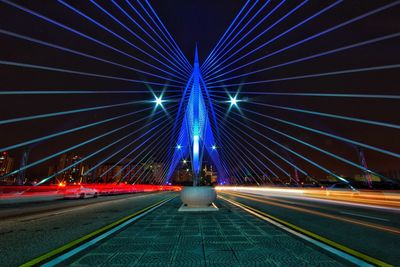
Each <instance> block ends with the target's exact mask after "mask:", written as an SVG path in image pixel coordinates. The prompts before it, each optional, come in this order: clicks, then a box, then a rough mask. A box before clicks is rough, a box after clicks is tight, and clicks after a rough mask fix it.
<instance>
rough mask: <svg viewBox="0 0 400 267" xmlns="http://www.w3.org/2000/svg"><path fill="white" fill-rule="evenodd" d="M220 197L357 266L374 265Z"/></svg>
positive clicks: (366, 266) (367, 266)
mask: <svg viewBox="0 0 400 267" xmlns="http://www.w3.org/2000/svg"><path fill="white" fill-rule="evenodd" d="M220 198H222V199H223V200H225V201H227V202H229V203H231V204H232V205H235V206H237V207H239V208H241V209H243V210H245V211H247V212H248V213H251V214H253V215H254V216H257V217H258V218H260V219H262V220H264V221H267V222H269V223H271V224H273V225H275V226H277V227H278V228H280V229H282V230H284V231H287V232H289V233H291V234H293V235H296V236H297V237H299V238H301V239H303V240H305V241H308V242H310V243H312V244H314V245H316V246H318V247H320V248H322V249H324V250H326V251H328V252H330V253H332V254H334V255H336V256H338V257H340V258H342V259H345V260H347V261H349V262H351V263H353V264H355V265H356V266H362V267H372V266H373V265H371V264H369V263H368V262H366V261H363V260H362V259H359V258H356V257H354V256H352V255H350V254H347V253H345V252H343V251H341V250H338V249H336V248H334V247H331V246H329V245H327V244H325V243H322V242H320V241H317V240H315V239H312V238H311V237H308V236H306V235H303V234H302V233H299V232H296V231H295V230H292V229H290V228H289V227H286V226H285V225H283V224H280V223H278V222H276V221H274V220H271V219H270V218H268V217H265V216H263V215H261V214H258V213H256V212H254V211H252V210H250V209H247V208H246V207H243V206H240V205H238V204H236V203H235V202H232V201H230V200H229V199H227V198H224V197H221V196H220Z"/></svg>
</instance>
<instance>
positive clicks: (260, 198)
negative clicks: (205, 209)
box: [224, 192, 400, 235]
mask: <svg viewBox="0 0 400 267" xmlns="http://www.w3.org/2000/svg"><path fill="white" fill-rule="evenodd" d="M224 193H225V194H228V195H232V196H236V197H241V198H246V199H249V200H254V201H257V202H261V203H265V204H270V205H274V206H277V207H282V208H287V209H292V210H297V211H300V212H305V213H309V214H313V215H317V216H322V217H326V218H330V219H334V220H338V221H344V222H347V223H353V224H357V225H361V226H363V227H369V228H373V229H377V230H381V231H385V232H390V233H393V234H398V235H399V234H400V229H399V228H395V227H391V226H386V225H381V224H377V223H372V222H366V221H362V220H358V219H353V218H349V217H346V216H338V215H332V214H328V213H324V212H320V211H315V210H309V209H305V208H301V207H295V206H292V205H287V204H283V203H278V202H277V201H268V200H266V199H265V197H263V196H248V195H246V194H243V193H231V192H229V193H228V192H224Z"/></svg>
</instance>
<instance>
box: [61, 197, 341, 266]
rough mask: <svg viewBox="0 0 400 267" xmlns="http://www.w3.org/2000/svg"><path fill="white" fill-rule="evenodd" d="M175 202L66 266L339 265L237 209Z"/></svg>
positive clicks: (326, 256)
mask: <svg viewBox="0 0 400 267" xmlns="http://www.w3.org/2000/svg"><path fill="white" fill-rule="evenodd" d="M179 206H180V200H179V199H178V198H176V199H174V200H173V201H171V202H169V203H167V204H166V205H164V206H162V207H160V208H158V209H157V210H156V211H154V212H152V213H150V214H149V215H147V216H145V217H143V218H142V219H140V220H138V221H137V222H135V223H133V224H131V225H129V226H128V227H126V228H125V229H124V230H122V231H120V232H119V233H117V234H115V235H114V236H112V237H111V238H108V239H107V240H105V241H103V242H101V243H99V244H98V245H96V246H95V247H92V248H91V249H89V250H88V251H85V254H83V255H79V256H77V257H76V258H75V259H73V260H72V261H70V262H69V263H68V265H69V266H75V267H78V266H163V267H166V266H188V267H189V266H246V267H247V266H335V267H336V266H342V264H341V263H339V262H337V261H336V260H335V259H333V258H331V257H329V256H328V255H327V254H324V253H322V252H320V251H318V250H316V249H315V248H312V247H310V246H309V245H308V244H306V243H304V242H302V241H300V240H297V239H296V238H294V237H293V236H291V235H289V234H287V233H285V232H283V231H281V230H279V229H277V228H276V227H274V226H272V225H270V224H268V223H267V222H265V221H262V220H261V219H259V218H256V217H254V216H252V215H250V214H247V213H246V212H244V211H242V210H241V209H239V208H237V207H235V206H233V205H231V204H229V203H226V202H223V201H219V202H217V206H219V208H220V211H218V212H207V213H187V212H178V208H179Z"/></svg>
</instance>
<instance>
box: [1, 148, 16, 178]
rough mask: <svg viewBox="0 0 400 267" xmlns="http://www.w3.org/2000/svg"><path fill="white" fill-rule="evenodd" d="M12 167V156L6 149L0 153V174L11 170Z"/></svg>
mask: <svg viewBox="0 0 400 267" xmlns="http://www.w3.org/2000/svg"><path fill="white" fill-rule="evenodd" d="M13 169H14V158H13V157H11V156H10V155H9V154H8V153H7V152H6V151H5V152H2V153H1V154H0V176H2V175H5V174H7V173H9V172H11V171H12V170H13Z"/></svg>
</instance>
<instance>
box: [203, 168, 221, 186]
mask: <svg viewBox="0 0 400 267" xmlns="http://www.w3.org/2000/svg"><path fill="white" fill-rule="evenodd" d="M203 171H204V180H205V184H206V185H213V184H216V183H217V178H218V175H217V172H215V171H213V166H212V165H210V168H209V169H207V165H204V169H203Z"/></svg>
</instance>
